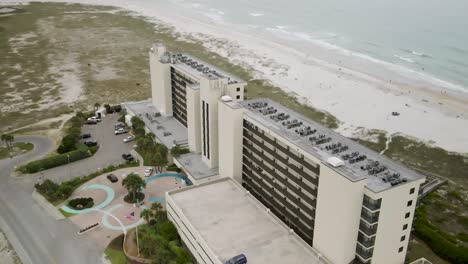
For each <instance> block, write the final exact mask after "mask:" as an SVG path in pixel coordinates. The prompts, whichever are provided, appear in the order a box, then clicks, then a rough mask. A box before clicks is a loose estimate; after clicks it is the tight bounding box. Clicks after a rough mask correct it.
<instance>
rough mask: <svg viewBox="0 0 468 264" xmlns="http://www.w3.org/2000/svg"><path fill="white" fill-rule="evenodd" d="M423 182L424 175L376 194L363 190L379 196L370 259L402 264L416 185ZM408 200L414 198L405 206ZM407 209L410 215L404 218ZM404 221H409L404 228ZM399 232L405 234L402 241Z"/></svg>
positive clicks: (371, 195)
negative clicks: (416, 179)
mask: <svg viewBox="0 0 468 264" xmlns="http://www.w3.org/2000/svg"><path fill="white" fill-rule="evenodd" d="M423 182H424V179H421V180H418V181H413V182H409V183H406V184H402V185H400V186H395V187H393V188H391V189H390V190H387V191H384V192H381V193H378V194H372V193H371V192H369V191H366V194H367V195H368V196H369V197H371V198H373V199H376V198H382V204H381V207H380V215H379V221H378V226H377V233H376V238H375V245H374V253H373V256H372V263H382V264H402V263H404V262H405V256H406V252H407V249H408V241H409V237H410V232H411V226H412V222H413V218H414V212H415V208H416V202H417V197H418V192H419V185H420V184H421V183H423ZM411 188H415V191H414V193H413V194H410V189H411ZM410 200H412V201H413V202H412V205H411V206H407V203H408V201H410ZM407 212H409V213H410V217H409V218H405V214H406V213H407ZM405 224H408V228H407V229H406V230H403V225H405ZM402 236H405V240H404V241H400V238H401V237H402ZM400 247H403V251H402V252H398V249H399V248H400Z"/></svg>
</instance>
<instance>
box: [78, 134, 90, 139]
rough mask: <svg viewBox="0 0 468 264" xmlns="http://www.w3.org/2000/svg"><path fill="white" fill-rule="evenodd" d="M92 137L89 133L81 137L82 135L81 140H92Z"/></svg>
mask: <svg viewBox="0 0 468 264" xmlns="http://www.w3.org/2000/svg"><path fill="white" fill-rule="evenodd" d="M90 137H91V134H89V133H86V134H81V135H80V138H81V139H85V138H90Z"/></svg>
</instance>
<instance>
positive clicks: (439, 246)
mask: <svg viewBox="0 0 468 264" xmlns="http://www.w3.org/2000/svg"><path fill="white" fill-rule="evenodd" d="M416 213H417V218H416V221H415V232H416V235H417V236H418V237H419V238H420V239H422V240H423V241H424V242H425V243H426V244H427V245H428V246H429V247H430V248H431V249H432V251H434V253H436V254H437V255H438V256H440V257H441V258H443V259H445V260H448V261H450V262H451V263H454V264H458V263H460V264H462V263H468V247H465V246H463V245H457V244H456V243H454V241H456V240H455V239H454V238H453V237H452V236H451V235H450V234H448V233H445V232H442V231H441V230H440V229H439V228H437V227H436V226H434V225H432V224H431V223H429V221H427V219H426V209H425V207H424V206H421V207H420V208H418V209H417V210H416Z"/></svg>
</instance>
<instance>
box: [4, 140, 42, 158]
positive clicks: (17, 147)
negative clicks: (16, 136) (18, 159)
mask: <svg viewBox="0 0 468 264" xmlns="http://www.w3.org/2000/svg"><path fill="white" fill-rule="evenodd" d="M33 149H34V145H33V144H31V143H25V142H17V143H14V144H13V149H12V150H11V151H8V148H7V147H0V159H4V158H8V157H10V154H9V153H11V156H13V157H14V156H18V155H20V154H23V153H26V152H29V151H31V150H33Z"/></svg>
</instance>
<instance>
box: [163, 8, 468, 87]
mask: <svg viewBox="0 0 468 264" xmlns="http://www.w3.org/2000/svg"><path fill="white" fill-rule="evenodd" d="M170 2H171V3H173V4H176V5H179V6H181V7H184V9H185V12H190V13H193V15H197V16H203V17H204V18H205V19H209V20H211V21H212V22H213V23H219V24H220V25H223V24H224V25H231V26H235V27H237V28H245V29H250V30H252V29H254V30H257V31H258V32H259V33H262V34H271V35H274V36H276V37H280V38H285V39H286V38H288V39H294V40H295V41H298V42H303V43H304V45H306V43H307V42H310V43H312V42H313V43H314V44H319V45H322V46H323V47H325V48H328V49H331V50H333V49H335V50H344V51H349V52H352V54H354V55H359V56H361V57H363V58H367V59H369V60H373V61H383V62H389V63H392V64H396V65H400V66H403V67H405V68H408V69H411V70H413V71H417V72H420V73H424V74H428V75H430V76H434V77H436V78H438V79H442V80H445V81H448V82H450V83H453V84H455V85H457V86H459V87H461V88H462V89H466V91H468V1H466V0H392V1H390V0H383V1H375V0H327V1H323V0H235V1H233V0H170Z"/></svg>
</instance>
